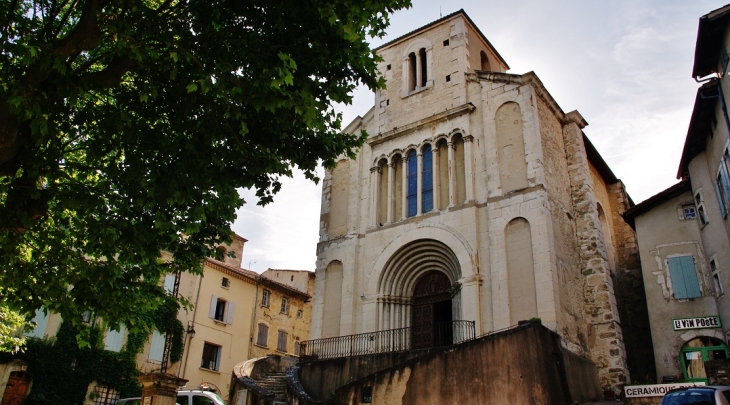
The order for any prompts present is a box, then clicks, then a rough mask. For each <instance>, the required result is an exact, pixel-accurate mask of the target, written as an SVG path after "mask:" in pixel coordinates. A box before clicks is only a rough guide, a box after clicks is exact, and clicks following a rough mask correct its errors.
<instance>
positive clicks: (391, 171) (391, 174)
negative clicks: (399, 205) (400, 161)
mask: <svg viewBox="0 0 730 405" xmlns="http://www.w3.org/2000/svg"><path fill="white" fill-rule="evenodd" d="M394 195H395V162H390V163H388V218H387V222H386V223H387V224H389V223H391V222H393V208H394V207H393V205H394V201H393V196H394Z"/></svg>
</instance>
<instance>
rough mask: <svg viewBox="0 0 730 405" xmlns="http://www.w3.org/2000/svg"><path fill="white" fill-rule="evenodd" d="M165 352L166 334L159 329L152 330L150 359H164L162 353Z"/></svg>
mask: <svg viewBox="0 0 730 405" xmlns="http://www.w3.org/2000/svg"><path fill="white" fill-rule="evenodd" d="M164 352H165V335H164V334H162V333H160V332H158V331H157V330H154V331H152V341H151V342H150V354H149V356H148V357H149V359H150V360H154V361H162V355H163V353H164Z"/></svg>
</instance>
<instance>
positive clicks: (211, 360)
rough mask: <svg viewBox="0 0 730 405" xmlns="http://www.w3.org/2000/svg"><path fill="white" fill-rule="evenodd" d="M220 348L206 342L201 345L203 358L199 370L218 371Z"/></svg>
mask: <svg viewBox="0 0 730 405" xmlns="http://www.w3.org/2000/svg"><path fill="white" fill-rule="evenodd" d="M220 361H221V347H220V346H218V345H214V344H211V343H208V342H205V344H204V345H203V358H202V359H201V362H200V368H205V369H208V370H213V371H218V370H219V369H220Z"/></svg>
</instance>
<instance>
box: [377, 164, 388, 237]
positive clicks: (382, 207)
mask: <svg viewBox="0 0 730 405" xmlns="http://www.w3.org/2000/svg"><path fill="white" fill-rule="evenodd" d="M378 169H379V171H380V174H379V176H380V190H379V191H378V223H379V224H384V223H386V222H387V221H388V204H390V201H389V200H388V187H390V184H388V170H389V169H390V168H389V167H388V161H386V160H385V159H383V160H381V161H380V162H379V163H378Z"/></svg>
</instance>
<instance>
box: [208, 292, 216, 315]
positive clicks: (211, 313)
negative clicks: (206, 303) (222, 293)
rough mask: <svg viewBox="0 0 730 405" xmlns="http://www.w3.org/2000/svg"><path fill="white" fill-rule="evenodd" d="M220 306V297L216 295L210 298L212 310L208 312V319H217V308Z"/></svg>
mask: <svg viewBox="0 0 730 405" xmlns="http://www.w3.org/2000/svg"><path fill="white" fill-rule="evenodd" d="M216 304H218V297H216V296H215V294H213V295H211V296H210V309H209V310H208V318H213V319H215V306H216Z"/></svg>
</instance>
